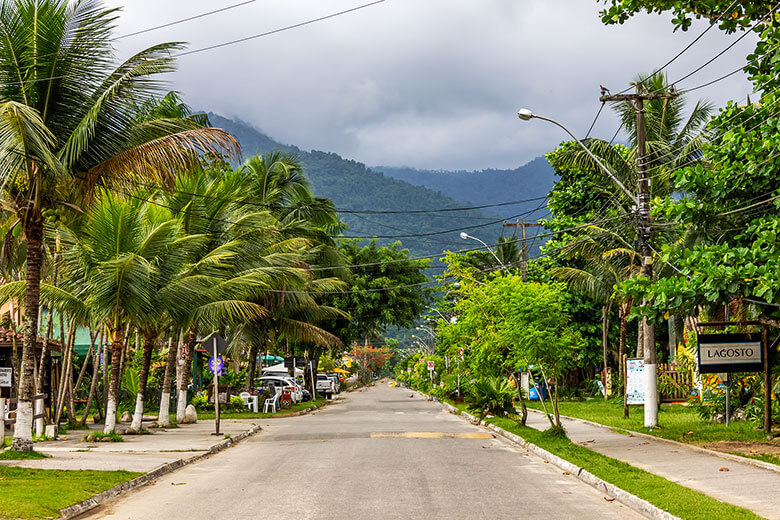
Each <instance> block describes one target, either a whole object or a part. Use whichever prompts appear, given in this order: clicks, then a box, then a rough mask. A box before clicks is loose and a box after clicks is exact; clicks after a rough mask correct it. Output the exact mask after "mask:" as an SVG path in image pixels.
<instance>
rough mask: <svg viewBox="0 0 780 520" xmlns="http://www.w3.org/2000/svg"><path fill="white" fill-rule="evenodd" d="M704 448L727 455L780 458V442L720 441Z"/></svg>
mask: <svg viewBox="0 0 780 520" xmlns="http://www.w3.org/2000/svg"><path fill="white" fill-rule="evenodd" d="M704 447H705V448H709V449H711V450H716V451H722V452H725V453H742V454H745V455H772V456H773V457H780V442H778V441H777V440H775V441H771V442H740V441H720V442H711V443H709V444H705V445H704Z"/></svg>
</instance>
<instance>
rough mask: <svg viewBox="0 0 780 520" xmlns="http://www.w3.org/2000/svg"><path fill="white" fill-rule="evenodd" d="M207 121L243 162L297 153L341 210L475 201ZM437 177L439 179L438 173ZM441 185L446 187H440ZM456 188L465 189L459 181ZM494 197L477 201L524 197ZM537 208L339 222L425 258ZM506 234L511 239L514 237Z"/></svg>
mask: <svg viewBox="0 0 780 520" xmlns="http://www.w3.org/2000/svg"><path fill="white" fill-rule="evenodd" d="M209 119H210V120H211V123H212V125H214V126H215V127H218V128H222V129H224V130H227V131H228V132H230V133H231V134H233V135H234V136H236V138H238V140H239V141H240V143H241V147H242V151H243V154H244V156H245V157H247V156H250V155H254V154H257V153H265V152H269V151H272V150H287V151H290V152H292V153H294V154H296V155H297V156H298V157H299V159H300V160H301V161H302V162H303V164H304V167H305V171H306V174H307V175H308V177H309V179H310V180H311V183H312V185H313V186H314V191H315V193H316V194H317V196H320V197H328V198H330V199H332V200H333V201H334V202H335V204H336V206H337V207H338V208H340V209H347V210H371V211H402V210H421V209H425V210H430V209H444V208H461V207H464V206H469V205H471V203H470V202H469V201H470V200H471V201H474V199H475V195H476V193H475V190H476V188H471V191H470V195H471V199H468V198H467V199H464V200H455V199H454V198H452V197H450V196H447V195H444V194H442V193H440V192H439V191H436V190H434V189H429V188H426V187H423V186H419V185H418V186H415V185H413V184H410V183H409V182H406V181H404V180H400V179H395V178H392V177H391V176H388V175H384V174H382V173H381V172H378V171H374V170H372V169H369V168H367V167H366V166H365V165H364V164H362V163H359V162H356V161H352V160H349V159H344V158H342V157H340V156H339V155H337V154H335V153H327V152H320V151H311V152H307V151H304V150H301V149H299V148H298V147H296V146H291V145H284V144H281V143H278V142H276V141H274V140H273V139H271V138H270V137H268V136H267V135H265V134H263V133H262V132H260V131H258V130H256V129H255V128H253V127H251V126H250V125H248V124H246V123H243V122H240V121H234V120H232V119H227V118H224V117H222V116H219V115H217V114H212V113H210V114H209ZM407 170H408V169H407ZM410 171H414V170H410ZM437 175H439V174H438V173H437ZM440 175H444V174H440ZM455 175H456V177H457V178H460V176H461V174H460V173H457V174H455ZM467 175H472V174H467ZM496 178H498V177H496ZM550 178H552V175H551V176H550ZM442 184H444V183H443V182H442ZM460 185H465V184H464V183H463V182H461V183H460ZM491 186H492V184H491ZM546 192H547V188H545V189H544V193H545V194H546ZM494 193H495V194H494V196H493V197H494V198H493V199H492V200H489V201H488V199H489V196H482V195H480V196H479V197H478V198H479V200H483V201H486V202H484V203H485V204H491V203H496V202H506V201H510V200H517V199H522V198H525V197H524V196H523V195H522V194H520V193H518V194H515V193H514V192H513V191H512V190H506V191H504V192H503V193H498V192H497V190H494ZM529 198H530V197H529ZM474 202H475V201H474ZM541 203H542V201H537V202H533V203H527V204H519V205H511V206H504V207H500V208H490V209H489V210H484V211H474V210H470V211H458V212H441V213H425V214H373V215H371V214H352V213H342V218H343V220H344V221H345V222H347V224H348V225H349V229H348V230H347V231H345V233H344V234H345V235H347V236H361V237H363V236H380V237H382V236H392V237H395V236H398V235H402V236H401V237H399V238H382V239H381V240H380V241H381V242H383V243H387V242H393V241H395V240H400V241H401V242H403V245H404V247H407V248H409V249H410V250H411V251H412V252H413V254H414V255H428V254H435V253H440V252H442V251H444V250H446V249H450V250H456V249H462V248H464V247H474V246H476V245H477V244H475V243H474V242H471V241H469V242H464V241H463V240H462V239H460V237H459V232H460V231H459V229H460V228H467V227H468V228H470V227H471V226H480V227H478V228H472V229H466V231H467V232H469V233H470V234H473V235H475V236H478V237H479V238H481V239H483V240H484V241H485V242H487V243H495V242H496V240H497V238H498V237H499V236H500V235H501V233H502V231H503V228H502V225H501V222H500V221H501V219H502V218H509V217H512V216H514V215H518V214H520V213H523V212H526V211H528V210H531V209H533V208H536V207H537V206H538V205H539V204H541ZM537 215H538V214H537ZM445 231H446V232H445ZM508 234H510V235H511V234H512V232H509V233H508ZM405 235H417V236H414V237H411V236H405ZM420 235H427V236H420Z"/></svg>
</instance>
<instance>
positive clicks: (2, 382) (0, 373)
mask: <svg viewBox="0 0 780 520" xmlns="http://www.w3.org/2000/svg"><path fill="white" fill-rule="evenodd" d="M12 374H13V369H12V368H0V387H3V388H11V385H12V384H13V382H12V381H11V377H12Z"/></svg>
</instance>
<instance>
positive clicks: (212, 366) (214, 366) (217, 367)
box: [209, 356, 225, 376]
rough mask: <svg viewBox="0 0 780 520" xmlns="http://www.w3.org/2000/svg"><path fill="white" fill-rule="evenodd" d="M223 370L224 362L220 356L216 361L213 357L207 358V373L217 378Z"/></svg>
mask: <svg viewBox="0 0 780 520" xmlns="http://www.w3.org/2000/svg"><path fill="white" fill-rule="evenodd" d="M223 368H225V360H224V359H222V357H221V356H219V357H217V358H216V359H215V358H213V357H210V358H209V371H210V372H211V373H212V374H214V373H216V374H217V375H218V376H221V375H222V369H223Z"/></svg>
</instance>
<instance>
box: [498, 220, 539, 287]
mask: <svg viewBox="0 0 780 520" xmlns="http://www.w3.org/2000/svg"><path fill="white" fill-rule="evenodd" d="M504 227H519V228H522V235H521V236H522V237H523V238H522V250H521V251H522V257H521V265H522V270H521V272H522V275H523V281H524V282H525V281H526V277H527V272H528V269H527V264H528V246H527V245H526V243H525V228H527V227H541V224H539V223H538V222H526V221H525V219H523V220H522V221H519V222H504Z"/></svg>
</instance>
